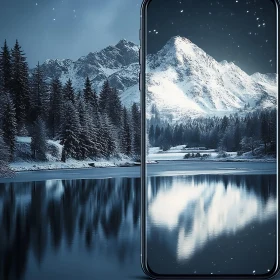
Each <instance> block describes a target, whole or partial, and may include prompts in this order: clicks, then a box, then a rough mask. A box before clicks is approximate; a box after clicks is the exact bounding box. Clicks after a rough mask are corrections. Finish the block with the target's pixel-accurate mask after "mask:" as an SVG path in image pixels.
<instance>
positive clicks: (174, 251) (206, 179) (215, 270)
mask: <svg viewBox="0 0 280 280" xmlns="http://www.w3.org/2000/svg"><path fill="white" fill-rule="evenodd" d="M148 187H149V189H148V196H149V201H148V213H149V214H148V223H147V236H148V242H147V245H148V246H147V250H148V265H149V267H150V269H151V270H152V271H154V272H157V273H164V274H178V273H179V274H213V275H215V274H217V275H219V274H220V275H221V274H234V273H236V272H237V271H238V272H239V274H250V275H252V274H255V275H257V274H258V275H260V274H261V275H264V274H267V273H269V271H273V269H274V266H275V263H276V215H277V214H276V213H277V205H276V176H273V175H257V176H256V175H247V176H236V175H234V176H233V175H232V176H229V175H224V176H217V175H210V176H209V175H204V176H188V177H165V178H151V179H150V180H149V185H148Z"/></svg>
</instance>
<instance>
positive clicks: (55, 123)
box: [49, 78, 63, 138]
mask: <svg viewBox="0 0 280 280" xmlns="http://www.w3.org/2000/svg"><path fill="white" fill-rule="evenodd" d="M62 119H63V94H62V84H61V82H60V80H59V79H58V78H55V79H53V80H52V83H51V87H50V112H49V126H50V131H51V135H52V138H55V137H58V136H59V133H60V127H61V124H62Z"/></svg>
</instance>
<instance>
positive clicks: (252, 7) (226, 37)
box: [147, 0, 276, 74]
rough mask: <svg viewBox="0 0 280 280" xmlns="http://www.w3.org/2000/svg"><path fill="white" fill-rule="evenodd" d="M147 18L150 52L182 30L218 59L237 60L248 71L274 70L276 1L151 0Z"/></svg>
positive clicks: (263, 71) (186, 35) (184, 35)
mask: <svg viewBox="0 0 280 280" xmlns="http://www.w3.org/2000/svg"><path fill="white" fill-rule="evenodd" d="M159 2H160V3H159ZM147 23H148V53H155V52H157V51H158V50H159V49H160V48H162V47H163V46H164V44H165V43H166V42H167V41H168V40H169V39H170V38H171V37H173V36H177V35H179V36H182V37H186V38H188V39H190V40H191V41H192V42H193V43H195V44H196V45H197V46H199V47H200V48H202V49H203V50H204V51H205V52H206V53H208V54H209V55H211V56H213V57H214V58H215V59H216V60H217V61H222V60H227V61H231V62H234V63H235V64H236V65H238V66H239V67H240V68H241V69H242V70H244V71H245V72H247V73H248V74H252V73H255V72H260V73H275V72H276V8H275V6H274V3H273V2H272V0H220V1H211V0H200V1H198V0H164V1H162V0H152V1H151V3H150V5H149V7H148V20H147Z"/></svg>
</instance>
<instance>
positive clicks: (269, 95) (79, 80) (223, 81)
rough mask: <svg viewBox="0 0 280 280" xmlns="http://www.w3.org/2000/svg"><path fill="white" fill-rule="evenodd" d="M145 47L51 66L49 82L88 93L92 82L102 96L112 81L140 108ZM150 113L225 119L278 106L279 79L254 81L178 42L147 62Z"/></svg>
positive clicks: (126, 46)
mask: <svg viewBox="0 0 280 280" xmlns="http://www.w3.org/2000/svg"><path fill="white" fill-rule="evenodd" d="M138 55H139V46H137V45H136V44H134V43H132V42H130V41H127V40H125V39H122V40H120V41H119V42H118V43H117V44H116V45H114V46H108V47H106V48H104V49H102V50H101V51H97V52H93V53H89V54H88V55H86V56H83V57H81V58H79V59H78V60H76V61H72V60H69V59H64V60H47V61H46V62H45V63H44V64H42V69H43V71H44V72H45V73H46V76H47V80H48V81H50V80H51V78H53V77H54V76H58V77H59V78H60V80H61V81H62V82H63V83H64V82H66V80H68V79H69V78H70V79H72V80H73V85H74V87H75V88H76V89H78V90H79V89H82V88H83V86H84V80H85V78H86V76H89V78H90V80H91V81H92V84H93V87H94V88H95V90H96V91H97V92H99V91H100V89H101V86H102V84H103V82H104V81H105V80H106V79H108V81H109V83H110V84H111V86H113V87H116V88H117V89H118V91H119V93H120V97H121V100H122V102H123V103H124V104H125V105H131V103H133V102H137V103H139V102H140V94H139V89H138V73H139V65H138V59H139V58H138ZM147 84H148V96H147V100H148V111H149V108H150V107H151V106H153V105H154V104H156V105H157V107H158V109H159V111H160V112H161V113H162V114H163V115H164V116H165V117H168V118H169V119H173V120H179V119H182V118H184V117H185V116H186V115H189V116H192V117H199V116H206V115H213V114H214V115H223V114H229V113H234V112H238V111H240V110H242V109H243V108H244V106H245V105H246V106H247V105H248V103H249V105H250V106H251V108H257V107H263V108H267V107H273V106H276V104H277V101H276V94H277V86H276V84H277V75H276V74H273V73H268V74H261V73H258V72H257V73H254V74H253V75H248V74H247V73H245V72H244V71H243V70H242V69H241V68H239V67H238V66H237V65H235V64H234V63H233V62H228V61H226V60H223V61H221V62H218V61H216V60H215V59H214V58H213V57H212V56H210V55H208V54H207V53H206V52H205V51H204V50H202V49H201V48H199V47H198V46H197V45H195V44H194V43H192V42H191V41H190V40H189V39H187V38H183V37H180V36H174V37H172V38H171V39H170V40H168V42H167V43H166V44H165V45H164V46H163V48H162V49H161V50H159V51H158V52H157V53H156V54H150V55H148V57H147Z"/></svg>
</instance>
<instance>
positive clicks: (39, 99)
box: [30, 62, 49, 122]
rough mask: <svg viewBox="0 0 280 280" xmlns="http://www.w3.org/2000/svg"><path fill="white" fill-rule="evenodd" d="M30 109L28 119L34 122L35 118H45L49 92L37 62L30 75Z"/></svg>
mask: <svg viewBox="0 0 280 280" xmlns="http://www.w3.org/2000/svg"><path fill="white" fill-rule="evenodd" d="M31 83H32V100H31V104H32V111H31V115H30V121H31V122H34V121H36V120H37V119H42V120H44V121H45V120H47V117H48V113H47V112H48V104H49V92H48V88H47V84H46V81H45V77H44V73H43V71H42V69H41V66H40V64H39V62H38V64H37V67H36V69H35V71H34V73H33V75H32V82H31Z"/></svg>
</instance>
